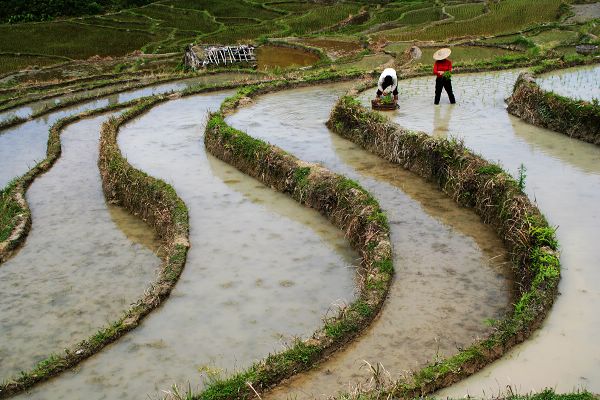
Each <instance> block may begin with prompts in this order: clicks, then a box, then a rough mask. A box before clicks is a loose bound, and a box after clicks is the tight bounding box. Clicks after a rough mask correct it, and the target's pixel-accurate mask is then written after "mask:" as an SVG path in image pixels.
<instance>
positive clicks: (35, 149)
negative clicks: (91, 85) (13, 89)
mask: <svg viewBox="0 0 600 400" xmlns="http://www.w3.org/2000/svg"><path fill="white" fill-rule="evenodd" d="M245 76H247V75H244V74H219V75H212V76H207V77H199V78H194V79H187V80H185V81H181V82H172V83H166V84H162V85H156V86H149V87H146V88H142V89H138V90H133V91H130V92H124V93H120V94H115V95H111V96H109V97H107V98H104V99H100V100H95V101H90V102H87V103H83V104H81V105H78V106H74V107H69V108H65V109H63V110H60V111H57V112H55V113H52V114H49V115H45V116H43V117H40V118H37V119H35V120H33V121H28V122H26V123H24V124H22V125H18V126H15V127H13V128H10V129H7V130H5V131H2V132H0V188H2V187H4V186H5V185H6V184H7V183H8V182H10V180H11V179H13V178H15V177H18V176H21V175H23V174H24V173H26V172H27V171H28V170H29V169H30V168H31V167H33V166H34V165H35V164H36V163H37V162H39V161H41V160H43V159H44V158H45V157H46V142H47V140H48V129H49V128H50V127H51V126H52V124H54V123H55V122H56V121H58V120H59V119H61V118H63V117H66V116H69V115H73V114H77V113H80V112H82V111H86V110H92V109H95V108H99V107H105V106H107V105H109V104H117V103H122V102H126V101H129V100H133V99H136V98H140V97H144V96H150V95H153V94H158V93H166V92H170V91H173V90H181V89H184V88H186V87H189V86H194V85H195V84H198V83H211V84H216V83H224V82H228V81H231V80H236V79H241V78H243V77H245ZM35 107H37V106H34V108H35ZM25 109H29V110H30V111H24V112H26V113H27V115H30V114H31V107H24V108H22V109H19V110H25ZM19 112H20V111H19Z"/></svg>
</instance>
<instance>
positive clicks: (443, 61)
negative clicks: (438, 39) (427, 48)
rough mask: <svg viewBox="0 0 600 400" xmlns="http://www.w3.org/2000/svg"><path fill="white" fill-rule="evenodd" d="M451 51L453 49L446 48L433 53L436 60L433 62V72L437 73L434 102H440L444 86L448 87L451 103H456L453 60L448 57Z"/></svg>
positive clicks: (447, 91)
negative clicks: (453, 90) (453, 86)
mask: <svg viewBox="0 0 600 400" xmlns="http://www.w3.org/2000/svg"><path fill="white" fill-rule="evenodd" d="M451 52H452V50H450V49H448V48H444V49H439V50H438V51H436V52H435V53H433V59H434V60H435V63H434V64H433V74H434V75H435V100H434V101H433V102H434V104H440V96H441V95H442V88H444V89H446V93H448V98H449V99H450V103H452V104H454V103H456V100H455V99H454V93H452V80H451V79H452V61H450V60H449V59H448V56H449V55H450V53H451Z"/></svg>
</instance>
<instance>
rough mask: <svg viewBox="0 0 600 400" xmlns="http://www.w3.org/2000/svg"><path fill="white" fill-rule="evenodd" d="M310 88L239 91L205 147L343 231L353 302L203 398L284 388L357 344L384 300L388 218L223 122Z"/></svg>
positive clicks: (361, 193)
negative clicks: (259, 99)
mask: <svg viewBox="0 0 600 400" xmlns="http://www.w3.org/2000/svg"><path fill="white" fill-rule="evenodd" d="M306 84H309V82H296V83H289V82H274V83H269V84H262V85H256V86H253V87H246V88H243V89H242V90H240V91H239V92H238V94H237V95H235V96H233V97H230V98H228V99H225V101H224V102H223V104H222V106H221V111H220V112H217V113H214V114H211V116H210V119H209V121H208V124H207V126H206V132H205V136H204V142H205V145H206V148H207V150H208V151H209V152H210V153H211V154H213V155H215V156H216V157H217V158H220V159H221V160H223V161H225V162H228V163H229V164H231V165H233V166H235V167H236V168H238V169H239V170H240V171H242V172H244V173H246V174H248V175H250V176H252V177H254V178H256V179H258V180H259V181H261V182H262V183H264V184H265V185H267V186H270V187H271V188H273V189H275V190H278V191H280V192H283V193H286V194H288V195H289V196H291V197H292V198H293V199H295V200H296V201H298V202H299V203H300V204H303V205H305V206H308V207H311V208H314V209H316V210H318V211H319V212H320V213H321V214H323V215H325V216H326V217H327V218H329V220H330V221H331V222H332V223H333V224H334V225H335V226H337V227H339V228H340V229H342V230H343V231H344V232H345V234H346V236H347V237H348V239H349V240H350V243H351V244H352V246H353V247H354V248H355V249H356V250H358V252H359V254H360V255H361V265H360V268H359V270H358V272H357V274H358V276H359V294H358V298H357V299H356V300H355V301H354V302H353V303H352V304H350V305H349V306H347V307H346V308H344V309H342V310H341V311H340V313H339V314H338V315H337V316H335V317H332V318H329V319H327V320H326V321H325V325H324V326H323V327H321V328H320V329H318V330H317V331H316V332H314V333H313V335H312V336H311V337H310V338H309V339H307V340H299V339H298V340H296V341H295V343H294V344H293V345H292V346H291V347H290V348H288V349H286V350H284V351H282V352H280V353H276V354H272V355H269V356H268V357H267V358H266V359H264V360H262V361H260V362H258V363H256V364H254V365H253V366H251V367H250V368H249V369H247V370H246V371H243V372H241V373H238V374H236V375H234V376H233V377H231V378H229V379H226V380H224V381H219V382H216V383H214V384H212V385H210V386H209V387H207V388H206V390H205V391H204V392H203V393H201V394H200V398H218V399H237V398H252V397H254V396H256V395H258V393H261V392H264V391H266V390H268V389H269V388H271V387H273V386H275V385H277V384H278V383H280V382H281V381H282V380H284V379H286V378H288V377H290V376H292V375H294V374H297V373H298V372H301V371H304V370H307V369H309V368H311V367H312V366H313V365H315V364H316V363H318V362H319V361H322V360H324V359H325V358H327V357H328V356H329V355H330V354H331V353H333V352H335V351H336V350H338V349H340V348H341V347H343V346H344V345H345V344H346V343H348V342H349V341H351V340H352V339H353V338H355V337H356V336H358V335H359V334H360V333H361V332H362V331H363V330H364V329H365V328H366V327H367V326H369V324H370V323H371V321H372V320H373V319H374V318H375V317H376V315H377V314H378V312H379V310H380V309H381V307H382V305H383V302H384V301H385V298H386V296H387V294H388V291H389V288H390V285H391V281H392V275H393V265H392V249H391V242H390V239H389V227H388V224H387V218H386V216H385V214H384V213H383V211H382V210H381V209H380V207H379V204H378V203H377V201H376V200H375V199H374V198H373V197H372V196H371V195H370V194H369V193H368V192H367V191H366V190H365V189H363V188H362V187H360V186H359V185H358V184H357V183H356V182H354V181H351V180H349V179H347V178H345V177H343V176H341V175H338V174H336V173H333V172H331V171H329V170H327V169H326V168H324V167H322V166H319V165H317V164H312V163H307V162H304V161H301V160H299V159H298V158H296V157H294V156H293V155H291V154H288V153H286V152H285V151H283V150H282V149H280V148H278V147H276V146H273V145H269V144H267V143H265V142H263V141H261V140H258V139H255V138H253V137H251V136H249V135H247V134H246V133H244V132H241V131H239V130H236V129H234V128H232V127H230V126H229V125H227V124H226V123H225V121H224V115H225V114H226V113H230V112H232V111H233V110H234V109H235V108H236V107H237V105H238V104H240V103H241V102H243V100H244V99H246V100H247V98H248V97H252V96H256V95H257V94H259V93H266V92H270V91H274V90H281V89H284V88H290V87H293V86H295V87H297V86H304V85H306Z"/></svg>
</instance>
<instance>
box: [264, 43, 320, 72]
mask: <svg viewBox="0 0 600 400" xmlns="http://www.w3.org/2000/svg"><path fill="white" fill-rule="evenodd" d="M256 61H257V68H258V69H259V70H261V71H262V70H266V69H272V68H275V67H280V68H287V67H291V66H297V67H305V66H308V65H313V64H314V63H316V62H317V61H319V56H318V55H316V54H315V53H313V52H310V51H307V50H303V49H297V48H292V47H283V46H260V47H259V48H258V49H257V50H256Z"/></svg>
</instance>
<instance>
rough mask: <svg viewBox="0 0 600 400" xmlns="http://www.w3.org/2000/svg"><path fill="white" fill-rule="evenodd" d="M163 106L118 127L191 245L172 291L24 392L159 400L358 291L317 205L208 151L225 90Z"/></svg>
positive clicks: (303, 326)
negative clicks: (179, 211) (70, 367)
mask: <svg viewBox="0 0 600 400" xmlns="http://www.w3.org/2000/svg"><path fill="white" fill-rule="evenodd" d="M228 94H231V93H219V94H211V95H202V96H195V97H190V98H185V99H180V100H176V101H171V102H168V103H165V104H162V105H160V106H158V107H156V108H154V109H152V110H150V112H149V113H147V114H145V115H142V116H141V117H139V118H138V119H136V120H134V121H132V122H131V123H129V124H128V125H126V126H124V127H123V128H122V129H121V133H120V136H119V145H120V147H121V149H122V152H123V154H124V155H125V156H126V157H127V159H128V160H129V162H130V163H132V164H133V165H134V166H136V167H138V168H140V169H142V170H144V171H145V172H147V173H149V174H150V175H152V176H155V177H158V178H161V179H164V180H165V181H167V182H169V183H170V184H172V185H173V186H174V188H175V190H176V191H177V193H178V194H179V195H180V196H181V198H182V199H183V200H184V202H185V203H186V204H187V206H188V208H189V212H190V226H191V229H190V243H191V249H190V251H189V253H188V260H187V263H186V267H185V269H184V271H183V274H182V276H181V278H180V281H179V282H178V284H177V286H176V287H175V289H174V291H173V293H172V295H171V297H170V298H169V300H168V301H167V302H166V303H165V304H164V305H163V306H162V307H161V308H159V309H158V310H155V311H154V312H153V313H152V314H151V315H150V316H148V317H147V318H146V319H145V320H144V321H143V323H142V324H141V326H140V327H138V328H137V329H136V330H134V331H132V332H130V333H129V334H127V335H126V336H125V337H123V338H122V339H120V340H119V341H118V342H116V343H114V344H113V345H111V346H109V347H108V348H106V349H104V351H102V352H101V353H99V354H98V355H96V356H95V357H93V358H91V359H89V360H87V361H85V362H84V363H82V364H81V365H80V366H78V367H77V368H76V369H75V370H74V371H72V372H66V373H64V374H63V375H61V376H59V377H58V378H56V379H53V380H52V381H50V382H47V383H46V384H43V385H40V386H39V387H37V388H36V389H34V390H33V391H32V393H30V394H28V395H26V396H25V395H24V396H22V397H23V398H35V399H46V398H61V399H79V398H81V397H82V396H84V397H85V398H86V399H114V398H120V399H139V398H146V396H149V397H150V398H152V399H156V398H161V396H162V395H163V393H162V392H161V390H166V389H169V388H170V386H171V385H172V384H173V383H178V385H179V386H180V387H184V388H187V383H188V382H190V384H191V386H192V388H193V389H196V388H197V385H198V383H199V382H200V380H201V372H200V370H201V369H202V368H203V367H207V366H208V367H209V368H210V370H212V371H218V374H220V375H223V376H225V375H228V374H230V373H232V372H234V371H235V370H239V369H242V368H244V367H247V366H248V365H249V364H251V363H252V362H253V361H255V360H260V359H262V358H264V357H265V356H266V355H267V354H268V353H269V352H274V351H279V350H281V349H282V347H283V346H284V344H285V343H289V342H291V340H292V338H293V337H296V336H298V337H306V336H307V335H310V334H312V332H313V331H314V330H315V329H316V328H318V327H320V326H321V324H322V317H323V316H324V315H325V314H326V313H327V312H328V310H335V309H336V308H335V306H334V304H339V303H349V302H351V301H352V300H353V298H354V296H355V283H354V275H355V268H354V266H353V265H354V264H355V263H356V262H357V257H358V255H357V254H356V253H355V252H354V251H352V250H351V249H350V248H349V244H348V241H347V240H346V239H345V238H344V236H343V233H342V232H341V231H339V230H338V229H336V228H335V227H333V226H332V225H331V223H330V222H329V221H328V220H326V219H325V218H324V217H322V216H321V215H320V214H318V213H317V212H315V211H314V210H311V209H308V208H304V207H302V206H300V205H298V203H296V202H295V201H294V200H292V199H290V198H288V197H287V196H285V195H283V194H280V193H278V192H275V191H273V190H271V189H270V188H267V187H265V186H263V185H262V184H260V183H259V182H257V181H255V180H254V179H252V178H249V177H248V176H246V175H244V174H242V173H240V172H239V171H237V170H236V169H235V168H233V167H231V166H229V165H228V164H225V163H223V162H221V161H220V160H217V159H215V158H213V157H211V156H210V155H208V154H207V153H206V152H205V150H204V145H203V138H202V135H203V133H204V123H205V120H206V111H207V110H208V109H211V110H214V109H217V108H218V107H219V105H220V103H221V101H222V100H223V99H224V98H225V96H226V95H228Z"/></svg>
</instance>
